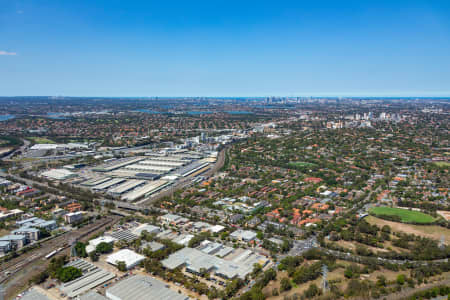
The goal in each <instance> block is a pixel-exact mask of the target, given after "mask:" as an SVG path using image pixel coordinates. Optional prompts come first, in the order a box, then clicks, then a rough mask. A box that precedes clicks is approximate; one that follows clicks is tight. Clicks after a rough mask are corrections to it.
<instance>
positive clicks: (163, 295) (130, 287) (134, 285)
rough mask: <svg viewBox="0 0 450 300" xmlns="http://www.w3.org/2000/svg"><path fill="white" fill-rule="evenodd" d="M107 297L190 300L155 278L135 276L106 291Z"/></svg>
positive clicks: (112, 298)
mask: <svg viewBox="0 0 450 300" xmlns="http://www.w3.org/2000/svg"><path fill="white" fill-rule="evenodd" d="M106 297H108V298H109V299H111V300H141V299H161V300H164V299H170V300H188V299H190V298H189V297H188V296H186V295H183V294H179V293H177V292H175V291H173V290H171V289H170V288H168V287H167V285H166V284H165V283H164V282H162V281H160V280H157V279H155V278H152V277H150V276H143V275H134V276H131V277H129V278H127V279H124V280H122V281H119V282H118V283H116V284H115V285H114V286H112V287H110V288H108V289H106Z"/></svg>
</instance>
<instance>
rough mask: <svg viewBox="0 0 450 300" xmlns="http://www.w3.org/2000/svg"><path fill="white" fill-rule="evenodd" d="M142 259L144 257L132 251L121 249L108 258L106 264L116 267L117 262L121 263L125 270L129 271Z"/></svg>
mask: <svg viewBox="0 0 450 300" xmlns="http://www.w3.org/2000/svg"><path fill="white" fill-rule="evenodd" d="M144 259H145V257H144V256H142V255H140V254H137V253H136V252H134V251H131V250H129V249H123V250H120V251H117V252H116V253H113V254H111V255H110V256H108V258H107V259H106V262H107V263H110V264H112V265H114V266H116V265H117V263H118V262H119V261H123V262H124V263H125V265H126V266H127V269H131V268H133V267H135V266H137V265H138V264H139V263H140V262H141V261H143V260H144Z"/></svg>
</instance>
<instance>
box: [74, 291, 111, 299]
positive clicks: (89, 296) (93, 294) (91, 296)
mask: <svg viewBox="0 0 450 300" xmlns="http://www.w3.org/2000/svg"><path fill="white" fill-rule="evenodd" d="M77 300H108V298H106V297H105V296H103V295H100V294H99V293H97V292H94V291H90V292H87V293H86V294H84V295H81V296H78V298H77Z"/></svg>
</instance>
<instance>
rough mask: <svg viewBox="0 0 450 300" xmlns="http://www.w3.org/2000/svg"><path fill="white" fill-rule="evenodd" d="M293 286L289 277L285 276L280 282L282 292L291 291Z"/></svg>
mask: <svg viewBox="0 0 450 300" xmlns="http://www.w3.org/2000/svg"><path fill="white" fill-rule="evenodd" d="M291 288H292V285H291V281H290V280H289V278H286V277H285V278H283V279H281V282H280V292H284V291H289V290H290V289H291Z"/></svg>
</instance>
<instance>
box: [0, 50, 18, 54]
mask: <svg viewBox="0 0 450 300" xmlns="http://www.w3.org/2000/svg"><path fill="white" fill-rule="evenodd" d="M0 55H17V53H16V52H8V51H1V50H0Z"/></svg>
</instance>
